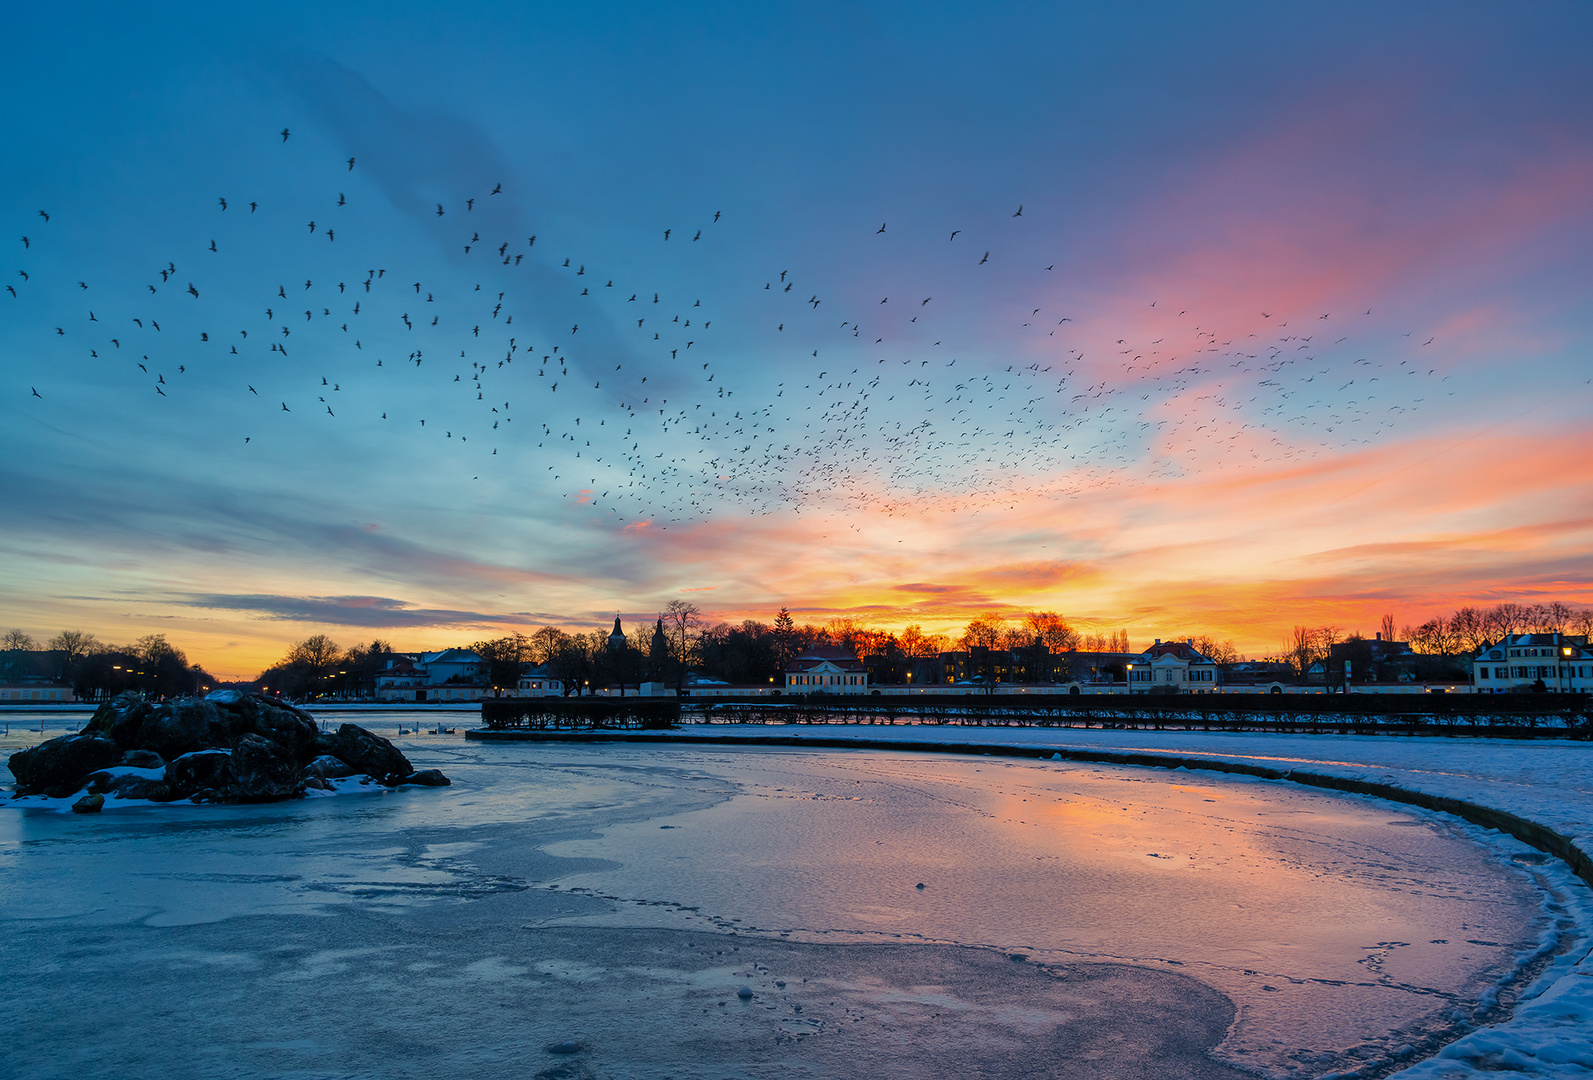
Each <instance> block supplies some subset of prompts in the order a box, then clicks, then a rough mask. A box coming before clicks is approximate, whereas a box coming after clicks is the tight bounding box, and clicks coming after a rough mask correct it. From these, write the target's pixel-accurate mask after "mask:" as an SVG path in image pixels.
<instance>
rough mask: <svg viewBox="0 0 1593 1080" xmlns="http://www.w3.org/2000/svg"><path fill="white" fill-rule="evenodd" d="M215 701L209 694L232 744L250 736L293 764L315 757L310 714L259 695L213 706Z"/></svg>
mask: <svg viewBox="0 0 1593 1080" xmlns="http://www.w3.org/2000/svg"><path fill="white" fill-rule="evenodd" d="M215 697H216V695H215V694H211V695H210V697H209V698H208V699H206V700H208V701H211V702H213V703H216V704H218V705H219V706H220V709H221V713H222V716H223V717H224V719H225V721H226V722H227V724H228V727H229V729H230V734H231V736H232V742H236V741H237V738H238V737H239V736H241V735H244V734H253V735H258V736H260V737H261V738H263V739H266V740H268V741H270V742H273V743H276V744H277V745H278V746H280V747H282V749H283V750H284V751H285V752H286V753H287V755H288V756H289V757H291V758H293V759H295V760H296V761H305V760H307V759H309V758H311V757H314V756H315V754H316V750H315V745H316V736H317V735H319V734H320V729H319V728H317V727H316V725H315V720H314V718H312V717H311V716H310V714H309V713H307V712H303V711H302V710H299V709H295V708H294V707H293V706H291V705H287V704H284V703H283V702H280V701H276V700H274V699H272V698H268V697H262V696H260V695H259V694H241V695H239V696H238V697H237V699H236V700H232V701H222V702H215ZM229 745H231V743H229Z"/></svg>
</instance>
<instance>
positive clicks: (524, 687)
mask: <svg viewBox="0 0 1593 1080" xmlns="http://www.w3.org/2000/svg"><path fill="white" fill-rule="evenodd" d="M515 691H516V693H517V694H518V695H519V696H520V697H559V696H560V695H561V694H563V693H564V683H563V682H562V681H561V680H559V679H555V678H554V677H553V674H552V673H551V672H550V671H549V670H548V666H547V665H546V664H522V665H520V681H519V683H518V684H517V685H516V686H515Z"/></svg>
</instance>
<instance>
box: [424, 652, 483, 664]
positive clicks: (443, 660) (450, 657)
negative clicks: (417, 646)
mask: <svg viewBox="0 0 1593 1080" xmlns="http://www.w3.org/2000/svg"><path fill="white" fill-rule="evenodd" d="M420 659H421V662H422V663H424V664H479V663H481V657H480V656H477V655H476V654H475V653H473V652H471V651H470V650H469V649H444V650H443V651H442V652H434V653H425V654H423V655H422V656H421V658H420Z"/></svg>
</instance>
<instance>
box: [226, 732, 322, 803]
mask: <svg viewBox="0 0 1593 1080" xmlns="http://www.w3.org/2000/svg"><path fill="white" fill-rule="evenodd" d="M303 792H304V788H303V786H302V784H301V783H300V781H299V767H298V763H297V762H295V761H294V760H293V759H292V758H291V757H289V756H288V755H287V753H286V752H284V750H283V748H282V747H280V746H278V745H277V744H276V743H273V742H271V741H270V740H269V739H265V738H262V737H261V736H259V735H245V736H243V737H242V738H240V739H239V740H238V742H237V744H236V745H235V746H233V748H232V759H231V761H229V762H228V764H227V781H226V784H225V785H224V786H223V787H221V788H220V789H219V794H220V797H221V798H222V800H224V801H226V802H276V801H278V800H281V799H291V798H294V797H295V796H298V795H301V794H303Z"/></svg>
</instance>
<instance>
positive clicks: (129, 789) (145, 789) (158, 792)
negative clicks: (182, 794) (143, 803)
mask: <svg viewBox="0 0 1593 1080" xmlns="http://www.w3.org/2000/svg"><path fill="white" fill-rule="evenodd" d="M111 794H112V795H114V796H115V797H116V798H118V799H148V800H149V801H150V802H171V801H172V800H173V799H175V798H176V797H177V795H176V793H175V792H174V791H172V787H171V785H170V784H168V783H167V782H166V781H164V780H157V779H153V778H151V777H148V776H134V775H132V774H131V773H126V774H123V775H121V776H118V777H117V778H116V782H115V783H114V784H112V785H111Z"/></svg>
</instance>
